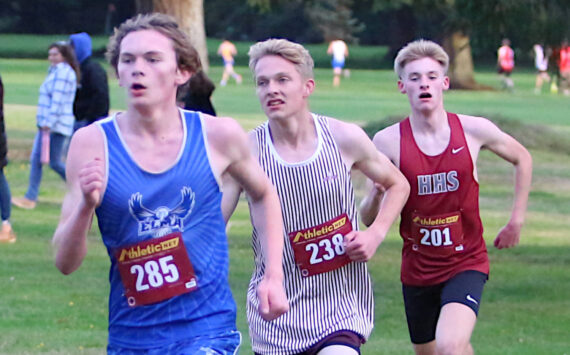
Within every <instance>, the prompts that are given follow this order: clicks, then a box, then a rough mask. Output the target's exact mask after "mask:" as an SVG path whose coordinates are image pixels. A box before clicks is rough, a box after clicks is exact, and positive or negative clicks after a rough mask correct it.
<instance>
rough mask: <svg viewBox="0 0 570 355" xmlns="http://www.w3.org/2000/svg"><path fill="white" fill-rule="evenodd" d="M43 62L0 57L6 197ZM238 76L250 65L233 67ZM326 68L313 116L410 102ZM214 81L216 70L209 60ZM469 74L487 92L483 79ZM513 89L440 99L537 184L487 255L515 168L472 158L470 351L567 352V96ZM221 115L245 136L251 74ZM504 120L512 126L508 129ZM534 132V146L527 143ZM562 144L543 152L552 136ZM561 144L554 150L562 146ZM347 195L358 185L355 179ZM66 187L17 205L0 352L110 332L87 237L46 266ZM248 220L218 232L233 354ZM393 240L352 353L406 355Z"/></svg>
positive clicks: (363, 74) (257, 117)
mask: <svg viewBox="0 0 570 355" xmlns="http://www.w3.org/2000/svg"><path fill="white" fill-rule="evenodd" d="M45 70H46V61H45V60H31V59H19V60H13V59H0V73H1V74H2V78H3V81H4V85H5V91H6V93H5V111H6V125H7V134H8V138H9V146H10V152H9V157H10V160H11V163H10V164H9V165H8V167H7V168H6V169H5V173H6V175H7V178H8V181H9V182H10V185H11V189H12V194H13V195H14V196H21V195H23V194H24V193H25V189H26V187H27V179H28V174H29V166H28V157H29V153H30V149H31V145H32V138H33V135H34V133H35V104H36V102H37V93H38V88H39V85H40V83H41V81H42V80H43V78H44V75H45ZM237 70H238V71H239V72H241V73H242V74H244V75H245V77H246V78H247V75H249V73H248V72H247V70H248V69H247V68H246V67H243V66H240V67H238V68H237ZM330 74H331V73H330V69H329V68H328V67H327V68H318V69H317V70H316V80H317V89H316V92H315V93H314V95H313V97H312V99H311V102H312V109H313V110H314V111H315V112H320V113H323V114H327V115H331V116H335V117H338V118H341V119H344V120H347V121H353V122H356V123H359V124H361V125H365V124H367V123H370V122H376V121H379V120H382V119H384V118H386V117H388V116H395V117H403V116H405V115H406V113H407V112H408V111H407V100H406V97H405V96H404V95H401V94H399V93H398V92H397V90H396V85H395V80H394V75H393V73H391V72H390V71H381V70H375V71H372V70H352V74H351V77H350V78H348V79H344V80H343V82H342V85H341V87H340V88H339V89H334V88H332V85H331V80H332V78H331V75H330ZM210 75H211V77H212V78H213V79H214V80H215V81H217V80H219V78H220V76H221V68H220V67H217V66H213V67H212V69H211V72H210ZM110 78H111V83H110V85H111V93H112V97H113V99H112V108H113V109H114V110H120V109H123V108H124V94H123V93H122V92H121V91H120V90H119V88H118V87H117V83H116V80H115V79H113V76H112V75H110ZM477 79H478V80H479V81H481V82H482V83H484V84H488V85H492V86H495V87H497V86H498V80H497V77H496V75H495V74H494V73H492V72H480V73H478V74H477ZM514 80H515V83H516V92H515V93H514V94H507V93H504V92H500V91H495V92H462V91H457V92H456V91H454V92H449V93H447V94H446V95H447V97H446V108H447V109H448V110H450V111H458V112H462V113H467V114H475V115H477V114H480V115H487V116H489V117H493V118H495V117H500V118H501V119H502V121H501V122H503V123H504V124H505V129H507V128H508V130H510V129H512V130H513V131H512V134H513V135H515V136H516V137H517V138H518V139H520V140H521V141H523V142H524V143H525V144H527V145H528V146H530V147H532V149H531V152H532V154H533V157H534V180H533V189H532V192H531V198H530V204H529V212H528V214H527V223H526V226H525V228H524V229H523V234H522V241H521V244H520V246H518V247H517V248H514V249H510V250H502V251H498V250H496V249H494V248H493V247H492V241H493V239H494V237H495V235H496V233H497V231H498V230H499V228H500V227H501V226H502V225H503V224H504V223H505V222H506V221H507V219H508V216H509V209H510V206H511V202H512V185H511V184H512V168H511V167H510V166H509V164H507V163H505V162H504V161H502V160H501V159H499V158H496V157H495V156H493V155H491V154H489V153H482V155H481V157H480V159H479V176H480V181H481V209H482V211H481V215H482V219H483V224H484V227H485V239H486V241H487V243H488V245H489V254H490V258H491V278H490V281H489V282H488V284H487V286H486V288H485V292H484V297H483V302H482V307H481V311H480V317H479V321H478V324H477V327H476V329H475V332H474V334H473V338H472V342H473V345H474V348H475V350H476V352H477V353H478V354H497V355H503V354H529V355H535V354H570V337H569V336H568V334H569V330H570V299H569V298H568V295H570V282H569V281H570V278H569V276H568V268H569V266H570V239H569V238H568V231H569V230H570V203H569V201H570V151H569V150H567V149H566V148H565V147H568V146H569V144H570V139H569V138H567V137H568V133H570V116H569V114H570V99H569V98H567V97H562V96H558V95H550V94H547V93H544V94H542V95H534V94H533V93H532V86H533V80H534V77H533V75H532V74H531V73H530V72H523V73H515V75H514ZM214 105H215V107H216V109H217V111H218V112H219V114H220V115H230V116H233V117H235V118H236V119H238V120H239V122H240V123H241V124H242V126H243V127H244V128H245V129H251V128H253V127H254V126H256V125H257V124H259V123H260V122H262V121H263V120H264V116H263V114H262V112H261V110H260V108H259V104H258V102H257V100H256V98H255V95H254V89H253V85H252V82H251V80H245V81H244V84H243V85H241V86H237V85H235V84H233V83H231V84H229V85H228V86H227V87H224V88H221V87H219V88H217V89H216V91H215V93H214ZM509 123H512V124H509ZM537 132H539V133H540V134H539V136H540V137H541V138H542V139H537ZM558 141H559V142H560V145H552V144H551V143H553V142H558ZM560 147H561V148H560ZM356 182H357V184H356V186H357V196H358V197H359V198H360V197H361V196H362V193H363V191H362V179H361V178H360V177H358V176H357V177H356ZM63 193H64V184H63V183H62V182H61V181H60V180H59V178H58V177H57V175H56V174H55V173H53V172H52V171H45V175H44V179H43V182H42V187H41V194H40V199H39V205H38V207H37V208H36V209H35V210H33V211H23V210H19V209H16V208H14V209H13V212H12V223H13V225H14V228H15V230H16V232H17V235H18V241H17V243H15V244H13V245H1V246H0V354H40V353H41V354H103V353H104V352H105V346H106V335H107V330H106V327H107V293H108V285H107V283H108V282H107V271H108V270H107V269H108V264H109V262H108V258H107V255H106V251H105V249H104V247H103V245H102V243H101V241H100V237H99V235H98V233H97V232H95V231H93V232H91V233H90V235H89V253H88V255H87V258H86V260H85V261H84V263H83V265H82V267H81V268H80V269H79V270H78V271H77V272H75V273H74V274H72V275H70V276H62V275H61V274H59V273H58V271H57V270H56V268H55V267H54V266H53V251H52V249H51V247H50V239H51V236H52V234H53V231H54V229H55V227H56V224H57V220H58V217H59V207H60V203H61V198H62V196H63ZM250 232H251V227H250V224H249V215H248V211H247V206H246V204H245V202H244V201H241V202H240V204H239V206H238V209H237V210H236V213H235V214H234V216H233V217H232V228H231V231H230V234H229V243H230V254H231V269H230V282H231V286H232V290H233V292H234V296H235V298H236V301H237V304H238V327H239V329H240V331H241V332H242V333H243V335H244V344H243V347H242V352H241V353H243V354H249V353H251V348H250V345H249V340H248V337H247V324H246V320H245V306H244V305H245V294H246V289H247V284H248V281H249V277H250V273H251V270H252V253H251V247H250ZM400 247H401V240H400V237H399V236H398V234H397V229H396V228H395V227H393V228H392V230H391V232H390V234H389V235H388V237H387V239H386V241H385V242H384V243H383V244H382V246H381V247H380V248H379V250H378V252H377V254H376V255H375V256H374V258H373V259H372V260H371V261H370V263H369V265H370V270H371V274H372V278H373V280H374V292H375V299H376V315H375V318H376V326H375V329H374V332H373V334H372V336H371V338H370V340H369V342H368V343H367V344H365V345H364V347H363V349H362V352H363V354H411V353H412V350H411V346H410V344H409V340H408V335H407V329H406V321H405V316H404V310H403V305H402V299H401V286H400V282H399V263H400Z"/></svg>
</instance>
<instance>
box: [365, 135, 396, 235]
mask: <svg viewBox="0 0 570 355" xmlns="http://www.w3.org/2000/svg"><path fill="white" fill-rule="evenodd" d="M399 141H400V134H399V127H398V124H396V125H393V126H390V127H387V128H385V129H383V130H381V131H379V132H378V133H376V134H375V135H374V138H373V140H372V142H373V143H374V145H375V147H376V149H377V150H379V151H380V152H381V153H383V154H384V155H385V156H386V157H387V158H388V159H389V160H390V161H391V162H392V163H394V164H395V165H396V167H397V166H398V165H399V160H400V159H399V155H400V154H399V153H400V146H399ZM366 191H367V193H366V194H365V196H364V198H363V199H362V201H361V202H360V216H361V218H362V222H363V223H364V225H366V226H370V225H371V224H372V223H373V222H374V220H375V219H376V216H378V211H379V210H380V204H381V202H382V197H383V196H384V192H385V189H384V187H383V186H382V185H380V184H377V183H374V182H372V180H370V179H368V180H367V181H366Z"/></svg>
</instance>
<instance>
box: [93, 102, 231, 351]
mask: <svg viewBox="0 0 570 355" xmlns="http://www.w3.org/2000/svg"><path fill="white" fill-rule="evenodd" d="M181 117H182V123H183V127H184V129H185V135H184V140H183V144H182V148H181V151H180V152H179V154H178V157H177V159H176V162H175V163H174V164H173V165H172V166H171V167H169V168H167V169H166V170H164V171H163V172H160V173H150V172H148V171H145V170H143V169H142V168H141V167H140V166H139V165H138V164H137V163H136V162H135V161H134V160H133V158H132V155H131V154H130V151H129V149H128V147H127V146H126V145H125V142H124V141H123V138H122V136H121V133H120V131H119V129H118V125H117V122H116V117H109V118H107V119H104V120H102V121H99V122H97V124H98V125H99V127H100V128H101V129H102V131H103V134H104V137H105V141H106V142H105V148H106V167H107V169H108V170H107V177H108V180H107V186H106V189H105V194H104V196H103V200H102V203H101V206H99V207H98V208H97V210H96V213H97V218H98V221H99V228H100V231H101V235H102V238H103V242H104V244H105V246H106V247H107V251H108V253H109V257H110V259H111V268H110V272H109V280H110V283H111V290H110V295H109V344H111V345H113V346H118V347H125V348H135V349H145V348H150V347H156V346H163V345H166V344H169V343H172V342H175V341H179V340H182V339H188V338H192V337H195V336H202V335H211V334H217V333H220V332H225V331H230V330H235V329H236V325H235V317H236V306H235V302H234V300H233V297H232V294H231V291H230V287H229V284H228V262H229V260H228V246H227V238H226V234H225V224H224V220H223V217H222V213H221V208H220V203H221V198H222V192H221V189H220V185H219V182H218V181H217V179H216V177H215V176H214V174H213V172H212V169H211V166H210V161H209V156H208V151H207V141H206V134H205V130H204V128H203V121H202V118H201V115H200V114H199V113H196V112H189V111H181ZM173 232H181V233H182V239H183V242H184V246H185V248H186V252H187V254H188V257H189V259H190V263H191V264H192V267H193V269H194V273H195V275H196V279H197V289H196V290H194V291H192V292H190V293H184V294H181V295H178V296H174V297H172V298H169V299H166V300H164V301H161V302H158V303H153V304H148V305H141V306H137V307H130V306H129V305H128V302H127V298H126V297H125V287H124V286H123V282H122V281H121V276H120V274H119V267H118V258H117V256H116V253H117V250H121V249H122V248H124V247H125V246H130V245H136V244H137V243H141V242H143V241H149V240H152V239H153V238H157V237H160V236H164V235H168V234H169V233H173ZM155 264H156V265H159V264H158V263H155ZM144 266H145V268H142V267H141V268H139V269H140V275H142V276H145V277H146V278H143V277H142V276H141V279H140V280H138V279H137V287H138V286H139V281H140V284H141V285H142V286H144V287H147V288H148V285H147V283H149V282H150V283H151V284H152V283H155V284H156V283H157V282H159V281H160V282H162V280H163V279H164V278H166V277H172V275H171V274H166V275H167V276H164V275H162V276H161V275H158V274H156V273H160V272H163V271H165V270H166V271H170V270H169V269H168V268H169V267H170V266H169V264H168V263H167V262H165V263H162V261H161V263H160V265H159V266H160V267H159V268H156V270H153V269H152V268H148V269H147V268H146V266H147V265H144ZM151 266H152V265H151ZM161 270H162V271H161ZM134 271H137V270H134ZM145 272H146V273H147V274H148V275H145ZM133 273H134V272H133ZM153 273H154V275H151V274H153ZM136 276H137V277H138V276H139V274H138V273H137V275H136ZM133 277H134V276H133ZM147 278H148V279H147ZM151 286H152V285H151Z"/></svg>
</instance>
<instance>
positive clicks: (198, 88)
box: [177, 70, 216, 116]
mask: <svg viewBox="0 0 570 355" xmlns="http://www.w3.org/2000/svg"><path fill="white" fill-rule="evenodd" d="M215 89H216V85H214V83H213V82H212V80H210V78H208V75H206V73H204V71H203V70H200V71H198V72H197V73H195V74H192V77H191V78H190V80H188V82H187V83H186V84H184V85H182V86H181V87H180V89H179V92H178V95H177V96H178V98H177V101H178V102H179V104H178V106H180V107H182V108H184V109H185V110H190V111H200V112H203V113H207V114H208V115H212V116H216V110H215V109H214V105H212V99H211V97H212V93H213V92H214V90H215Z"/></svg>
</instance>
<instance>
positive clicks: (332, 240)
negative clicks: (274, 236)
mask: <svg viewBox="0 0 570 355" xmlns="http://www.w3.org/2000/svg"><path fill="white" fill-rule="evenodd" d="M350 231H352V224H351V222H350V220H349V219H348V216H347V215H346V214H343V215H341V216H339V217H336V218H334V219H332V220H330V221H328V222H325V223H323V224H320V225H318V226H315V227H311V228H307V229H303V230H299V231H296V232H291V233H289V241H290V242H291V246H292V247H293V252H294V254H295V261H296V262H297V265H298V266H299V268H300V270H301V274H302V275H303V276H304V277H307V276H312V275H317V274H321V273H324V272H329V271H332V270H335V269H338V268H340V267H342V266H344V265H346V264H348V263H350V261H351V260H350V258H349V257H348V256H347V255H346V251H345V249H344V236H345V235H347V234H348V233H350Z"/></svg>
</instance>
